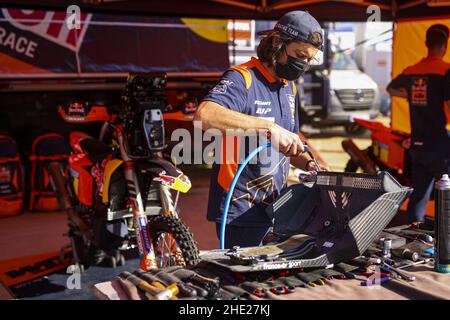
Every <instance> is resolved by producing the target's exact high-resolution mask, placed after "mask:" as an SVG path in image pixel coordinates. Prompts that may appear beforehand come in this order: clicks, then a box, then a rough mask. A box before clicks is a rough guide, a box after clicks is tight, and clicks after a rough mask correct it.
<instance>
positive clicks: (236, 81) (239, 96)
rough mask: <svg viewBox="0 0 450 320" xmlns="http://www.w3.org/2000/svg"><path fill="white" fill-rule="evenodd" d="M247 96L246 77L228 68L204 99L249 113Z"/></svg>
mask: <svg viewBox="0 0 450 320" xmlns="http://www.w3.org/2000/svg"><path fill="white" fill-rule="evenodd" d="M247 96H248V90H247V88H246V86H245V81H244V77H243V76H242V75H241V74H240V73H239V71H236V70H228V71H227V72H225V73H224V75H223V77H222V79H221V80H220V82H219V83H218V84H217V85H216V86H215V87H214V88H212V89H211V91H209V93H208V94H207V95H206V96H205V98H203V101H212V102H215V103H217V104H220V105H221V106H223V107H225V108H228V109H231V110H233V111H237V112H241V113H247V110H248V106H247Z"/></svg>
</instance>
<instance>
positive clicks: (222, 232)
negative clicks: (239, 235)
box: [220, 142, 271, 250]
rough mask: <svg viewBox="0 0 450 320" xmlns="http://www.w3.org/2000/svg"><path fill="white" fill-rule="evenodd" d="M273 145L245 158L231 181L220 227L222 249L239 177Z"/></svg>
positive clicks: (263, 147)
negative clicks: (250, 163)
mask: <svg viewBox="0 0 450 320" xmlns="http://www.w3.org/2000/svg"><path fill="white" fill-rule="evenodd" d="M270 146H271V143H270V142H269V143H267V144H264V145H262V146H259V147H258V148H256V149H255V150H253V151H252V152H251V153H250V154H249V155H248V157H247V158H245V160H244V162H242V163H241V165H240V166H239V168H238V170H237V171H236V174H235V175H234V178H233V180H232V181H231V184H230V188H229V189H228V193H227V197H226V198H225V205H224V207H223V212H222V224H221V225H220V249H222V250H223V249H225V229H226V226H227V217H228V208H229V206H230V202H231V196H232V195H233V191H234V188H235V187H236V183H237V181H238V180H239V176H240V175H241V173H242V171H243V170H244V168H245V166H246V165H247V164H248V163H249V162H250V160H252V159H253V157H254V156H256V155H257V154H258V153H260V152H261V151H262V150H264V149H266V148H270Z"/></svg>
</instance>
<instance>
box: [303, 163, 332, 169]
mask: <svg viewBox="0 0 450 320" xmlns="http://www.w3.org/2000/svg"><path fill="white" fill-rule="evenodd" d="M319 165H320V164H319ZM305 169H306V171H330V169H329V168H328V167H324V166H322V165H320V167H319V168H317V165H316V163H315V162H313V161H308V164H307V165H306V168H305Z"/></svg>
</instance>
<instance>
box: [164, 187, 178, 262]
mask: <svg viewBox="0 0 450 320" xmlns="http://www.w3.org/2000/svg"><path fill="white" fill-rule="evenodd" d="M159 198H160V199H161V205H162V209H163V212H164V214H165V215H168V216H172V217H174V218H178V214H177V211H176V208H175V205H174V203H173V200H172V195H171V193H170V188H169V187H168V186H166V185H163V184H162V183H160V184H159ZM166 237H167V239H166V240H167V243H168V244H169V246H170V250H171V252H172V253H174V254H175V255H176V257H182V256H183V255H182V252H181V249H180V247H179V246H178V244H177V242H176V240H175V239H174V237H173V236H172V235H171V234H167V235H166ZM180 260H181V259H180ZM183 262H184V260H183ZM177 263H178V264H182V262H181V261H177Z"/></svg>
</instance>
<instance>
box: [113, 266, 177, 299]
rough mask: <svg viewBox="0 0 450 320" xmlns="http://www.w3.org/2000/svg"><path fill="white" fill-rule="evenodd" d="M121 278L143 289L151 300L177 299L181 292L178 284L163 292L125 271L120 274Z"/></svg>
mask: <svg viewBox="0 0 450 320" xmlns="http://www.w3.org/2000/svg"><path fill="white" fill-rule="evenodd" d="M119 277H120V278H122V279H125V280H128V281H130V282H131V283H133V284H134V285H135V286H136V287H138V288H139V289H141V290H142V291H144V292H145V295H146V296H147V297H148V298H149V299H150V300H170V299H174V298H176V296H177V294H178V292H179V290H178V286H177V285H176V284H171V285H170V286H168V287H166V288H165V289H163V290H161V289H159V288H157V287H156V286H153V285H151V284H149V283H148V282H147V281H144V280H142V279H140V278H138V277H137V276H135V275H133V274H131V273H129V272H127V271H124V272H122V273H120V274H119Z"/></svg>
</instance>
